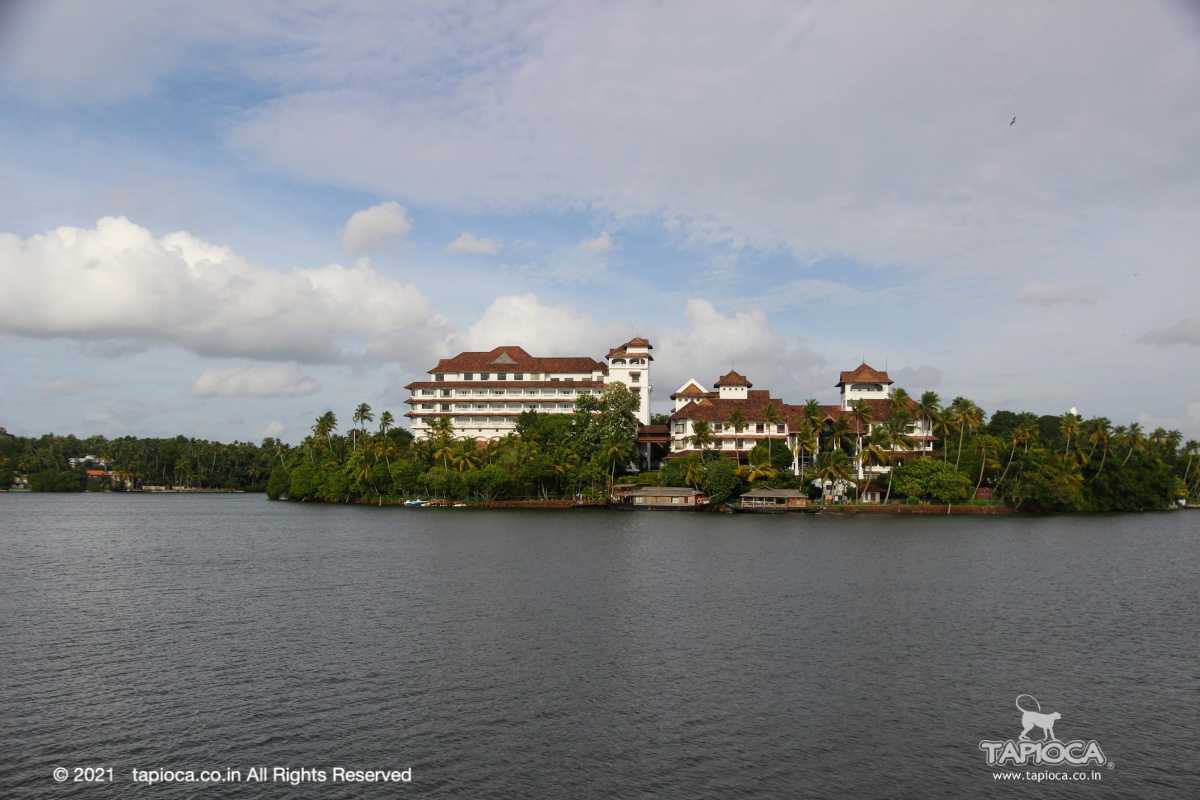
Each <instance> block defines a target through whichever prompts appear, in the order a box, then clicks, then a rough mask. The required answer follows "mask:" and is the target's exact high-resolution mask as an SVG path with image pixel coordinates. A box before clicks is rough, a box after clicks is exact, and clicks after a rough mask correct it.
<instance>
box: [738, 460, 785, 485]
mask: <svg viewBox="0 0 1200 800" xmlns="http://www.w3.org/2000/svg"><path fill="white" fill-rule="evenodd" d="M777 475H779V470H777V469H775V467H774V466H772V465H771V462H770V461H767V462H765V463H762V464H751V465H750V471H749V472H748V473H747V474H746V480H748V481H749V482H750V483H755V482H757V481H764V480H765V481H769V480H771V479H772V478H775V477H776V476H777Z"/></svg>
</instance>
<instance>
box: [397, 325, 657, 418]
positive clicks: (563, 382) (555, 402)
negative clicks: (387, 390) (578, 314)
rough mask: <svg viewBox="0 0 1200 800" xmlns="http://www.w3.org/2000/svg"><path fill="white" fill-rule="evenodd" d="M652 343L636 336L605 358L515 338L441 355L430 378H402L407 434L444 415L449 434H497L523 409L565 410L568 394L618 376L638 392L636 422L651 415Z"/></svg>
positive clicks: (569, 406) (570, 400)
mask: <svg viewBox="0 0 1200 800" xmlns="http://www.w3.org/2000/svg"><path fill="white" fill-rule="evenodd" d="M651 349H653V346H652V345H651V344H650V342H648V341H647V340H645V339H642V338H640V337H635V338H633V339H631V340H629V341H628V342H626V343H625V344H623V345H620V346H619V347H615V348H613V349H612V350H610V351H609V353H608V356H606V358H605V360H604V361H599V360H596V359H593V358H588V357H586V356H550V357H538V356H531V355H530V354H529V353H527V352H526V351H525V350H524V349H523V348H521V347H517V346H515V345H508V346H504V347H497V348H495V349H493V350H489V351H487V352H464V353H459V354H458V355H456V356H454V357H452V358H443V359H441V360H440V361H438V363H437V365H436V366H435V367H433V368H432V369H430V370H429V371H428V372H429V376H430V378H429V380H424V381H416V382H413V383H410V384H408V385H407V386H406V387H405V388H406V389H408V390H409V392H410V395H409V398H408V401H407V402H408V404H409V411H408V412H407V413H406V414H405V416H406V417H408V418H409V420H410V427H411V429H412V432H413V435H414V436H416V437H417V438H423V437H427V436H429V435H430V430H431V428H430V425H431V423H432V422H433V421H434V420H436V419H440V418H446V419H449V420H450V422H451V424H452V426H453V434H454V436H456V437H465V438H471V439H476V440H480V441H489V440H493V439H500V438H502V437H504V436H507V435H508V434H510V433H513V432H514V431H515V430H516V424H517V418H518V417H520V416H521V414H523V413H525V412H527V411H534V412H537V413H540V414H570V413H572V412H573V411H574V410H575V401H576V400H578V399H579V398H580V397H582V396H585V395H599V394H601V393H602V392H603V391H604V387H605V386H606V385H608V384H610V383H623V384H625V386H626V387H627V388H628V389H629V390H630V391H632V392H633V393H634V394H635V395H638V397H639V405H638V409H637V411H636V414H635V415H636V416H637V418H638V422H640V423H641V424H643V425H645V424H648V423H649V422H650V394H651V390H652V386H651V383H650V362H651V361H652V360H653V357H652V356H651V355H650V350H651Z"/></svg>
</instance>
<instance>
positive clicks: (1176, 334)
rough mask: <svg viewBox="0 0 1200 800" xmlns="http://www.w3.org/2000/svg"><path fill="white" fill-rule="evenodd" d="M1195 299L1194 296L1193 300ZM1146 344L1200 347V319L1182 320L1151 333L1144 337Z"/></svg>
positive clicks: (1143, 340)
mask: <svg viewBox="0 0 1200 800" xmlns="http://www.w3.org/2000/svg"><path fill="white" fill-rule="evenodd" d="M1194 299H1195V297H1194V296H1193V300H1194ZM1142 342H1144V343H1145V344H1154V345H1162V346H1168V347H1169V346H1171V345H1192V346H1194V347H1200V317H1191V318H1189V319H1184V320H1180V321H1179V322H1176V323H1175V324H1173V325H1168V326H1166V327H1165V328H1158V329H1156V330H1153V331H1150V332H1149V333H1147V334H1146V335H1145V336H1143V337H1142Z"/></svg>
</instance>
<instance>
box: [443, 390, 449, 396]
mask: <svg viewBox="0 0 1200 800" xmlns="http://www.w3.org/2000/svg"><path fill="white" fill-rule="evenodd" d="M449 396H450V390H449V389H442V397H449Z"/></svg>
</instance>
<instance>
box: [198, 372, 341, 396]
mask: <svg viewBox="0 0 1200 800" xmlns="http://www.w3.org/2000/svg"><path fill="white" fill-rule="evenodd" d="M320 389H321V384H320V383H318V382H317V380H316V378H313V377H310V376H308V375H305V374H303V373H302V372H301V371H300V370H299V369H297V368H296V367H294V366H291V365H279V366H270V365H266V366H264V365H261V364H250V365H246V366H241V367H229V368H226V369H206V370H204V372H202V373H200V375H199V376H197V378H196V380H195V382H194V383H193V384H192V394H194V395H198V396H200V397H302V396H304V395H309V394H315V393H316V392H318V391H320Z"/></svg>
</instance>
